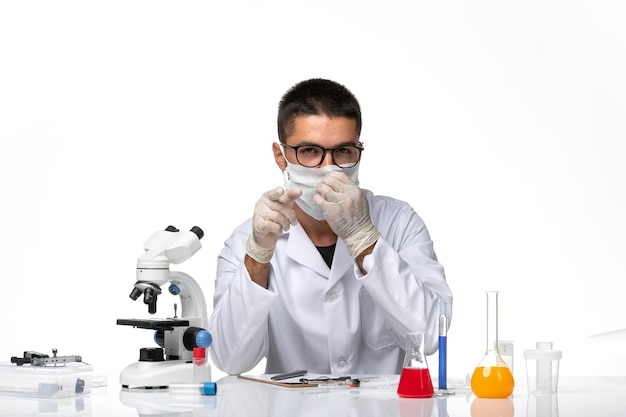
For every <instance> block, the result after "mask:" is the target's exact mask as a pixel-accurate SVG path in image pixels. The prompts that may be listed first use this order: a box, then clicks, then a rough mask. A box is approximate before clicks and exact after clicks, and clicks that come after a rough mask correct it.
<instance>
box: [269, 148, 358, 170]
mask: <svg viewBox="0 0 626 417" xmlns="http://www.w3.org/2000/svg"><path fill="white" fill-rule="evenodd" d="M280 144H281V146H285V147H287V148H290V149H293V150H294V152H295V153H296V161H298V164H300V165H302V166H303V167H307V168H315V167H318V166H320V165H322V162H324V159H325V158H326V152H328V151H330V157H331V158H332V160H333V164H335V165H337V166H338V167H339V168H341V169H344V168H346V169H347V168H352V167H354V166H355V165H356V164H358V163H359V162H360V161H361V154H362V152H363V151H364V150H365V147H364V146H363V142H357V143H356V144H354V143H348V144H343V145H338V146H335V147H334V148H323V147H321V146H320V145H316V144H313V143H305V144H302V145H297V146H291V145H287V144H286V143H283V142H281V143H280ZM306 146H309V147H311V146H315V147H316V148H320V149H321V150H322V157H321V158H320V162H319V163H318V164H316V165H311V166H308V165H304V164H303V163H302V162H300V160H299V159H298V149H300V148H304V147H306ZM346 147H349V148H356V149H357V150H358V151H359V157H358V158H357V160H356V162H355V163H354V164H352V165H350V166H347V167H342V166H341V165H339V164H338V163H337V162H335V151H336V150H337V149H341V148H346ZM344 165H345V164H344Z"/></svg>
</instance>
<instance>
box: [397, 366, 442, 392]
mask: <svg viewBox="0 0 626 417" xmlns="http://www.w3.org/2000/svg"><path fill="white" fill-rule="evenodd" d="M434 394H435V389H434V388H433V381H432V380H431V379H430V371H429V370H428V368H425V369H416V368H402V375H400V382H399V383H398V395H399V396H400V397H403V398H430V397H432V396H433V395H434Z"/></svg>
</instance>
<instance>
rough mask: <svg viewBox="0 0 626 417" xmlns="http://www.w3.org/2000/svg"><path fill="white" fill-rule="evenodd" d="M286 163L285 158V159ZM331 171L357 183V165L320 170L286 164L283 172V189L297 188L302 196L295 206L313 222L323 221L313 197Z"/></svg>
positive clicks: (326, 167)
mask: <svg viewBox="0 0 626 417" xmlns="http://www.w3.org/2000/svg"><path fill="white" fill-rule="evenodd" d="M285 162H287V158H285ZM332 171H343V172H344V173H345V174H346V175H347V176H348V177H350V179H351V180H352V181H354V182H355V183H357V184H358V183H359V164H356V165H355V166H353V167H351V168H340V167H338V166H337V165H327V166H325V167H322V168H307V167H305V166H302V165H299V164H296V165H294V164H290V163H289V162H287V168H285V170H284V171H283V178H284V181H285V189H286V190H289V189H291V188H299V189H301V190H302V195H301V196H300V198H299V199H298V200H296V204H297V205H298V206H299V207H300V208H301V209H302V211H304V212H305V213H306V214H308V215H309V216H311V217H313V218H314V219H315V220H324V211H323V210H322V208H321V207H320V206H318V205H317V204H315V201H313V196H314V195H315V194H317V186H318V185H319V184H320V182H322V178H324V176H325V175H326V174H327V173H329V172H332Z"/></svg>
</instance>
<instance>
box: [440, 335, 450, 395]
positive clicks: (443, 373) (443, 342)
mask: <svg viewBox="0 0 626 417" xmlns="http://www.w3.org/2000/svg"><path fill="white" fill-rule="evenodd" d="M447 339H448V338H447V336H439V387H438V388H439V389H448V384H447V382H446V381H447V379H448V376H447V369H446V368H447V367H446V356H447V353H448V352H447V350H448V347H447V344H448V340H447Z"/></svg>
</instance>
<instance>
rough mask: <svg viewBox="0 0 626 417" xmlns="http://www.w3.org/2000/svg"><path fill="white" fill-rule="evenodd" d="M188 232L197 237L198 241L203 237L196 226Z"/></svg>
mask: <svg viewBox="0 0 626 417" xmlns="http://www.w3.org/2000/svg"><path fill="white" fill-rule="evenodd" d="M189 231H190V232H193V233H195V234H196V236H198V239H202V238H203V237H204V231H203V230H202V229H200V228H199V227H198V226H194V227H192V228H191V229H190V230H189Z"/></svg>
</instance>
